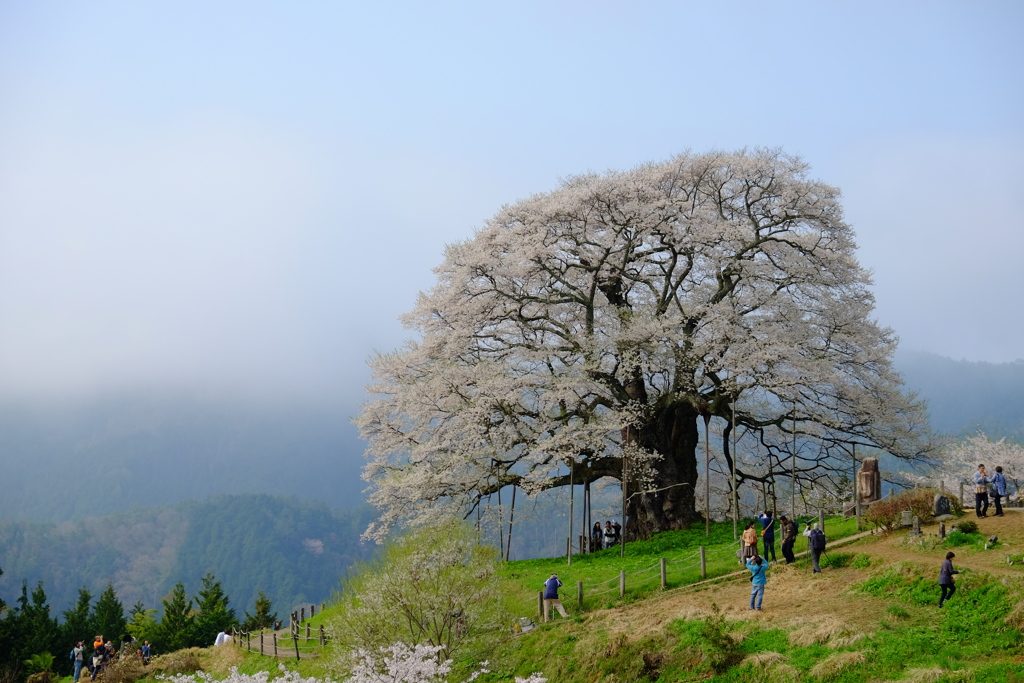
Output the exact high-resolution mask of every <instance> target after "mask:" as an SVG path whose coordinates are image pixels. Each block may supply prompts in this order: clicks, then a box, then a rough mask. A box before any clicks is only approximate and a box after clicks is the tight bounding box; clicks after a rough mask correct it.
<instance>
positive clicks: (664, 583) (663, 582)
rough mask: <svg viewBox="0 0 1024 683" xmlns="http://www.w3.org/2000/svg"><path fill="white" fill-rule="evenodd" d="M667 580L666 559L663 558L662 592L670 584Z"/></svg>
mask: <svg viewBox="0 0 1024 683" xmlns="http://www.w3.org/2000/svg"><path fill="white" fill-rule="evenodd" d="M666 578H667V577H666V572H665V558H664V557H663V558H661V590H665V586H666V585H667V584H668V581H666Z"/></svg>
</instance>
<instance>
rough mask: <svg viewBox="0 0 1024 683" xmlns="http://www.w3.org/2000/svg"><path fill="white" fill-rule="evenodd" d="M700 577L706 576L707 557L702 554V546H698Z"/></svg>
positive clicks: (704, 577)
mask: <svg viewBox="0 0 1024 683" xmlns="http://www.w3.org/2000/svg"><path fill="white" fill-rule="evenodd" d="M700 578H702V579H706V578H708V558H707V555H705V554H704V546H701V547H700Z"/></svg>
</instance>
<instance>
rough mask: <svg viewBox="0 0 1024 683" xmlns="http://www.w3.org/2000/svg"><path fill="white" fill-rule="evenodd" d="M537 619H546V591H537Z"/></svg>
mask: <svg viewBox="0 0 1024 683" xmlns="http://www.w3.org/2000/svg"><path fill="white" fill-rule="evenodd" d="M537 618H538V619H543V618H544V591H537Z"/></svg>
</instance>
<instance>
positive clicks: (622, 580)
mask: <svg viewBox="0 0 1024 683" xmlns="http://www.w3.org/2000/svg"><path fill="white" fill-rule="evenodd" d="M619 597H620V598H624V597H626V570H625V569H620V570H619Z"/></svg>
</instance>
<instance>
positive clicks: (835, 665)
mask: <svg viewBox="0 0 1024 683" xmlns="http://www.w3.org/2000/svg"><path fill="white" fill-rule="evenodd" d="M863 663H864V653H863V652H837V653H835V654H834V655H831V656H829V657H826V658H825V659H823V660H821V661H820V662H818V663H817V664H815V665H814V666H813V667H811V670H810V672H809V673H810V674H811V675H812V676H814V677H815V678H817V679H820V680H823V681H827V680H830V679H833V678H835V677H836V676H838V675H839V674H841V673H842V672H843V671H844V670H845V669H847V668H849V667H851V666H853V665H855V664H863Z"/></svg>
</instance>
